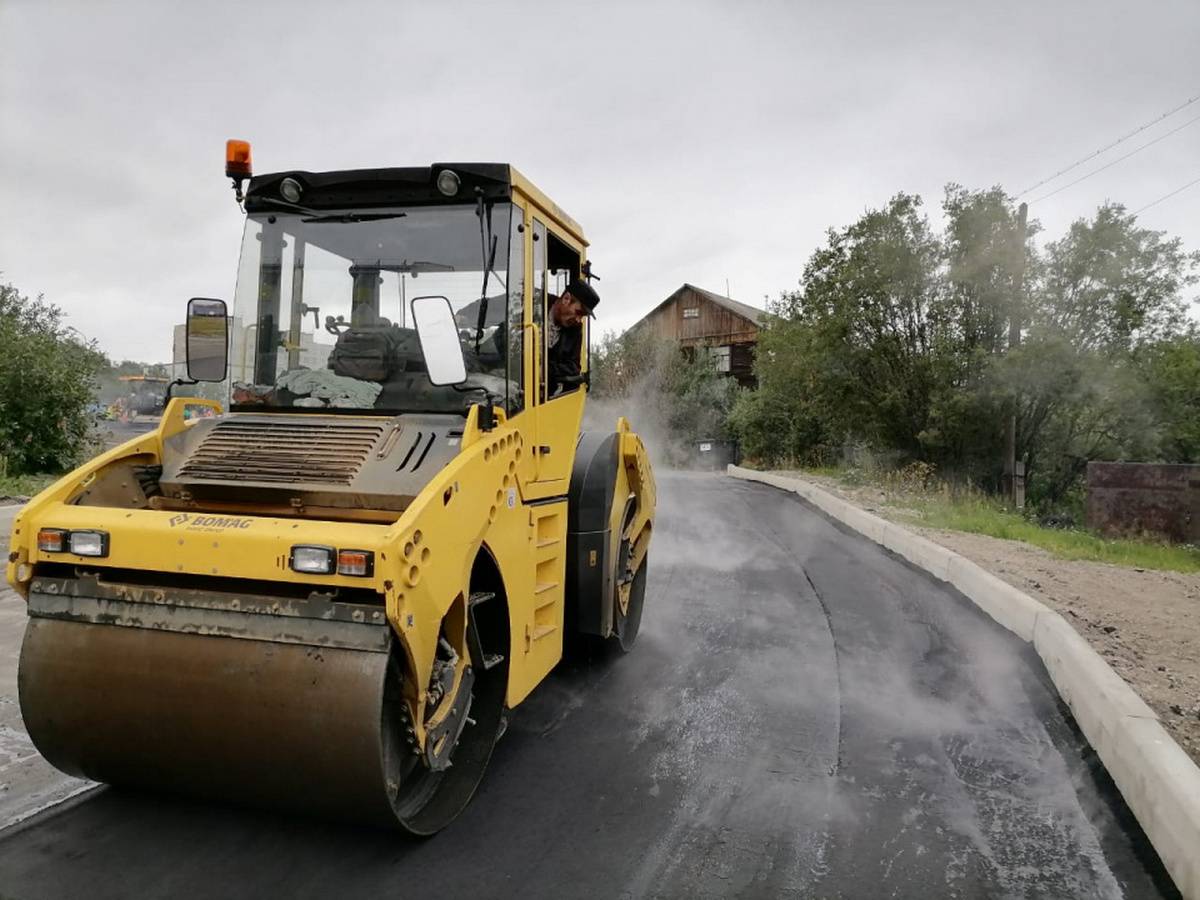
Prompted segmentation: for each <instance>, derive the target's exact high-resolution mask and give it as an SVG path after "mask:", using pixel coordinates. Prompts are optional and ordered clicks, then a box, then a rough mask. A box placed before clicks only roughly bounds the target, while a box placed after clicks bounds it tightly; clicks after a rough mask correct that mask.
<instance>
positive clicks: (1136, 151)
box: [1029, 116, 1200, 206]
mask: <svg viewBox="0 0 1200 900" xmlns="http://www.w3.org/2000/svg"><path fill="white" fill-rule="evenodd" d="M1197 122H1200V116H1196V117H1195V118H1194V119H1188V120H1187V121H1186V122H1184V123H1183V124H1182V125H1180V126H1179V127H1178V128H1172V129H1171V130H1170V131H1168V132H1167V133H1166V134H1160V135H1159V136H1158V137H1156V138H1155V139H1154V140H1152V141H1146V143H1144V144H1142V145H1141V146H1140V147H1135V148H1134V149H1132V150H1130V151H1129V152H1128V153H1126V154H1125V155H1124V156H1118V157H1117V158H1116V159H1114V160H1113V161H1112V162H1110V163H1105V164H1104V165H1102V166H1101V167H1100V168H1098V169H1092V171H1090V172H1088V173H1087V174H1086V175H1083V176H1080V177H1079V178H1076V179H1075V180H1074V181H1069V182H1067V183H1066V184H1064V185H1063V186H1062V187H1058V188H1055V189H1054V190H1052V191H1051V192H1050V193H1048V194H1042V196H1040V197H1038V198H1037V199H1035V200H1030V201H1029V205H1030V206H1033V204H1035V203H1040V202H1042V201H1043V200H1045V199H1046V198H1047V197H1053V196H1054V195H1055V194H1057V193H1059V192H1060V191H1065V190H1066V189H1067V188H1069V187H1075V185H1077V184H1079V183H1080V182H1081V181H1087V180H1088V179H1089V178H1091V177H1092V176H1093V175H1099V174H1100V173H1101V172H1103V171H1104V170H1105V169H1111V168H1112V167H1113V166H1115V165H1116V164H1117V163H1120V162H1124V161H1125V160H1127V159H1129V157H1131V156H1136V155H1137V154H1139V153H1141V152H1142V151H1143V150H1145V149H1146V148H1147V147H1153V146H1154V145H1155V144H1157V143H1158V142H1159V141H1162V140H1166V139H1167V138H1169V137H1170V136H1171V135H1173V134H1176V133H1178V132H1180V131H1183V129H1185V128H1187V127H1188V126H1189V125H1195V124H1196V123H1197Z"/></svg>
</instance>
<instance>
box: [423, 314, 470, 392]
mask: <svg viewBox="0 0 1200 900" xmlns="http://www.w3.org/2000/svg"><path fill="white" fill-rule="evenodd" d="M412 317H413V325H415V326H416V329H417V338H418V339H419V340H420V342H421V355H422V356H423V357H425V369H426V371H428V372H429V380H430V381H431V382H433V383H434V384H435V385H437V386H439V387H441V386H444V385H448V384H462V383H463V382H464V381H466V380H467V365H466V363H465V362H464V361H463V350H462V344H461V343H459V340H458V325H457V324H456V323H455V321H454V311H453V310H452V309H451V308H450V301H449V300H448V299H447V298H445V297H414V298H413V301H412Z"/></svg>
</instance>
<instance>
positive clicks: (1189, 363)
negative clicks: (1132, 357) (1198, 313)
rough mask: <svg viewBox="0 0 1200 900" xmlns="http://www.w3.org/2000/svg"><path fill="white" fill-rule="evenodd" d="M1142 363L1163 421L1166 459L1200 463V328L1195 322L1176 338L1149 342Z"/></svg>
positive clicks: (1141, 353)
mask: <svg viewBox="0 0 1200 900" xmlns="http://www.w3.org/2000/svg"><path fill="white" fill-rule="evenodd" d="M1138 362H1139V364H1140V366H1141V368H1142V377H1143V378H1144V380H1145V382H1146V383H1147V385H1148V386H1149V394H1150V403H1151V405H1152V407H1153V411H1154V415H1155V417H1156V419H1157V420H1158V421H1159V422H1160V423H1162V424H1161V426H1160V428H1161V434H1160V442H1161V443H1160V452H1161V454H1162V458H1163V459H1164V460H1165V461H1167V462H1175V463H1200V329H1198V328H1197V327H1196V326H1195V325H1192V326H1191V327H1190V328H1189V329H1188V330H1187V331H1186V332H1184V333H1182V334H1179V335H1176V336H1175V337H1172V338H1168V339H1166V340H1163V341H1158V342H1155V343H1149V344H1145V345H1144V346H1143V347H1142V348H1140V351H1139V354H1138Z"/></svg>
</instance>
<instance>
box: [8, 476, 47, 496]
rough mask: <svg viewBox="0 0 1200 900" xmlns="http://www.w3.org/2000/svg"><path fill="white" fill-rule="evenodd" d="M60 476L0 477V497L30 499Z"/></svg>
mask: <svg viewBox="0 0 1200 900" xmlns="http://www.w3.org/2000/svg"><path fill="white" fill-rule="evenodd" d="M60 478H62V476H61V475H0V497H32V496H33V495H34V494H36V493H37V492H38V491H40V490H42V489H43V488H46V487H49V486H50V485H52V484H54V482H55V481H57V480H58V479H60Z"/></svg>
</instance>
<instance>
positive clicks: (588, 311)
mask: <svg viewBox="0 0 1200 900" xmlns="http://www.w3.org/2000/svg"><path fill="white" fill-rule="evenodd" d="M550 299H551V301H552V303H551V304H550V315H549V317H548V319H547V322H546V341H547V344H548V345H549V347H550V351H549V356H548V360H547V369H548V373H547V374H548V376H549V383H550V396H551V397H553V396H554V395H555V394H558V393H560V392H564V393H565V392H566V391H573V390H575V388H577V387H579V385H580V384H581V383H582V381H583V378H582V376H581V375H580V363H579V359H580V351H581V350H582V348H583V320H584V317H588V318H595V316H596V312H595V310H596V304H597V303H599V302H600V296H599V295H598V294H597V293H596V291H595V289H594V288H593V287H592V286H591V285H590V284H588V283H587V282H586V281H584V280H582V279H580V278H575V279H572V280H571V283H570V284H568V285H567V286H566V288H565V289H564V290H563V292H562V294H560V295H559V296H558V297H555V296H554V295H553V294H551V295H550Z"/></svg>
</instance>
